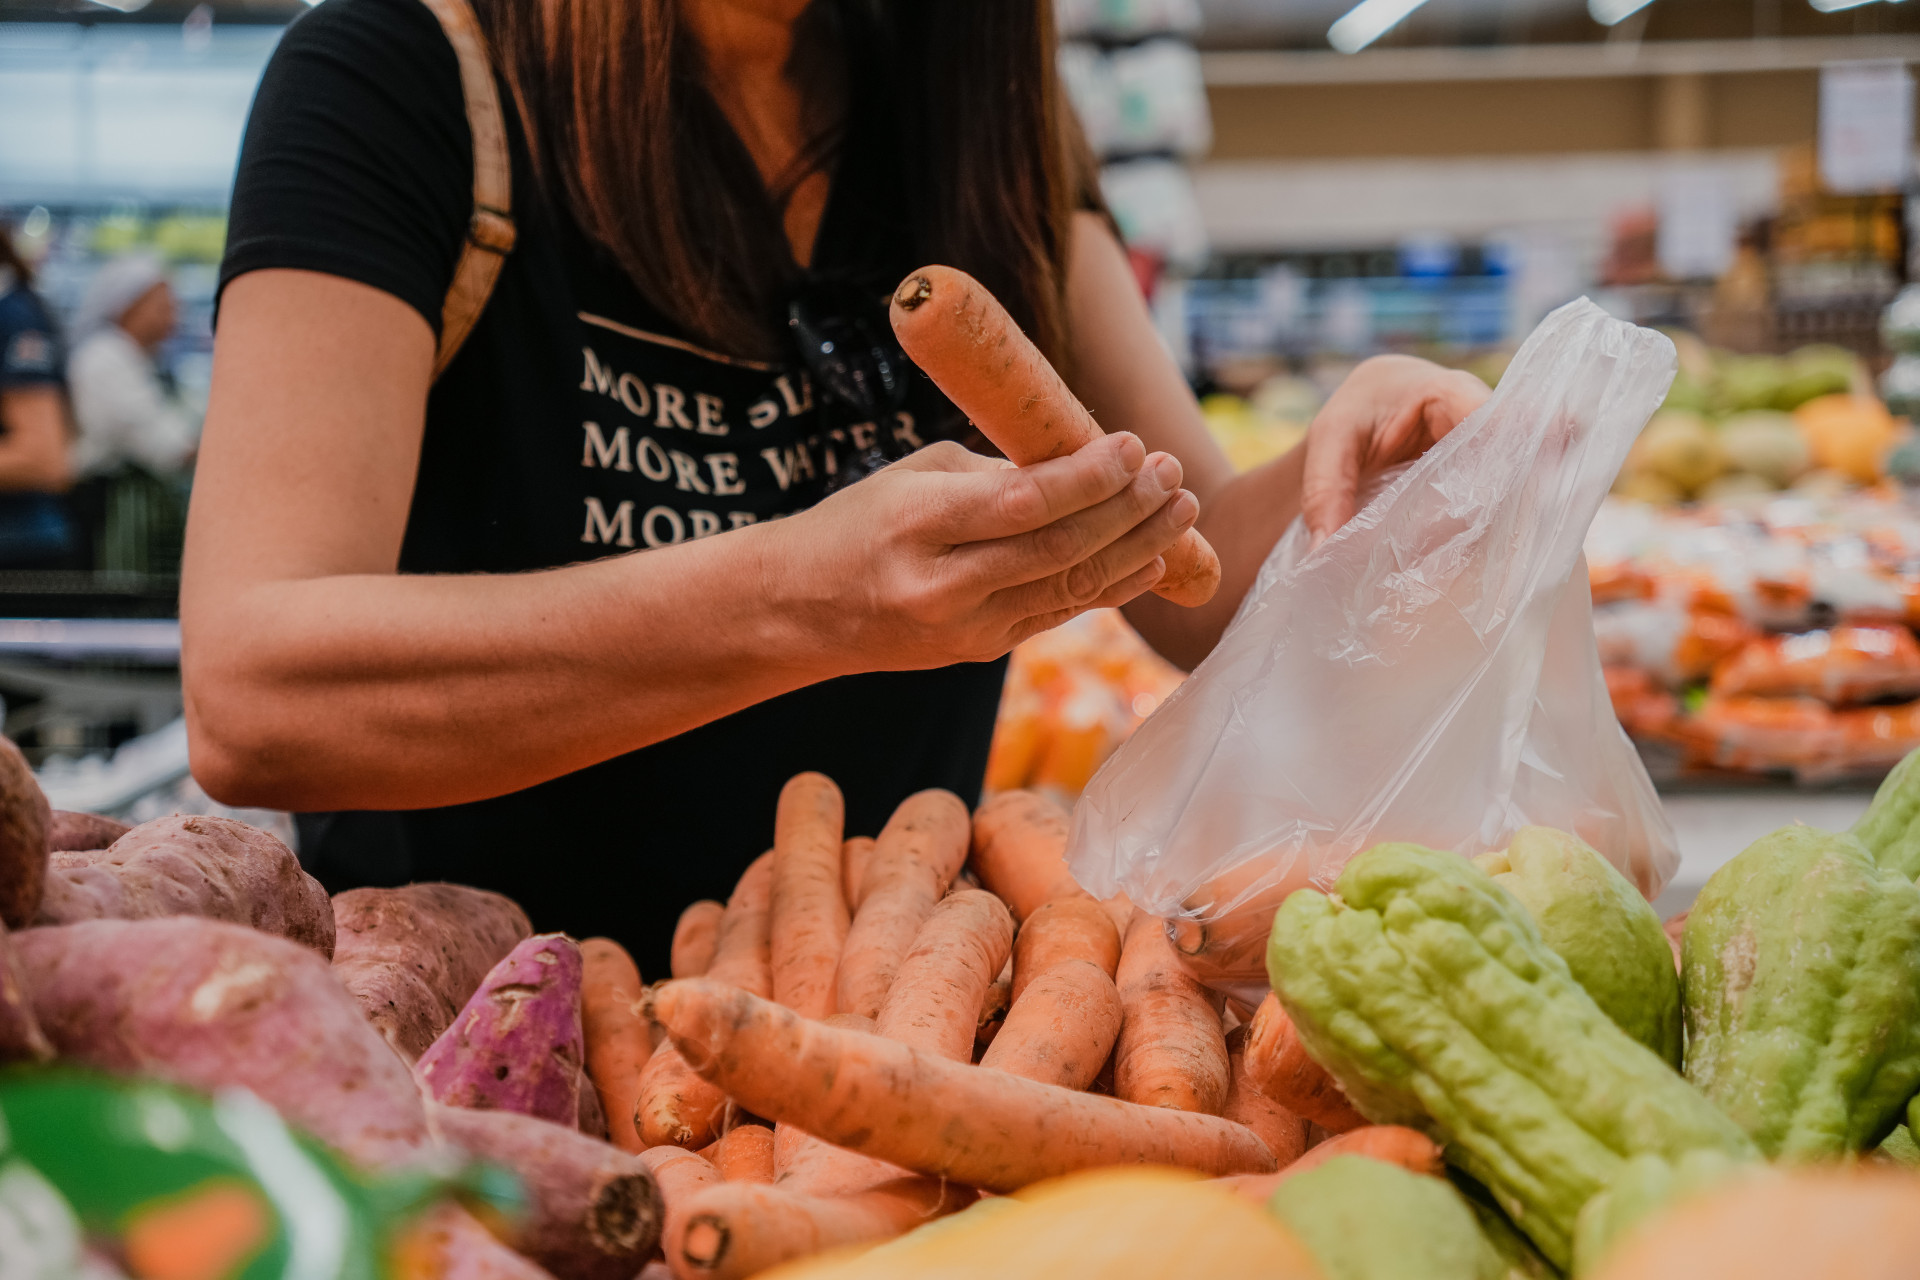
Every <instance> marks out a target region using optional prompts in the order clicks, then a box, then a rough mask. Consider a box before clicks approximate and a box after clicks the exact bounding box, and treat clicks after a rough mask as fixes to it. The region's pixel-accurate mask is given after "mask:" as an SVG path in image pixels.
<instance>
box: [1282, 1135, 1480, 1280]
mask: <svg viewBox="0 0 1920 1280" xmlns="http://www.w3.org/2000/svg"><path fill="white" fill-rule="evenodd" d="M1267 1209H1268V1211H1269V1212H1271V1213H1272V1214H1273V1216H1274V1217H1276V1218H1278V1219H1280V1221H1281V1222H1283V1223H1285V1224H1286V1226H1287V1228H1288V1230H1290V1231H1292V1232H1293V1234H1294V1235H1296V1236H1298V1237H1299V1239H1300V1243H1302V1244H1304V1245H1305V1246H1307V1252H1308V1253H1311V1254H1312V1255H1313V1256H1314V1260H1315V1261H1317V1262H1318V1263H1319V1264H1320V1269H1321V1271H1323V1272H1324V1273H1325V1274H1326V1278H1327V1280H1506V1277H1507V1264H1506V1263H1505V1261H1503V1260H1502V1259H1501V1257H1500V1255H1499V1254H1498V1253H1497V1252H1495V1250H1494V1247H1493V1245H1492V1244H1491V1243H1490V1242H1489V1241H1488V1240H1487V1238H1486V1236H1484V1235H1483V1234H1481V1231H1480V1225H1479V1223H1478V1222H1477V1221H1476V1220H1475V1218H1474V1215H1473V1210H1472V1209H1471V1208H1470V1207H1469V1206H1468V1204H1467V1201H1466V1200H1465V1199H1464V1198H1463V1197H1462V1196H1461V1194H1460V1193H1459V1192H1458V1191H1455V1190H1454V1189H1453V1187H1452V1186H1451V1185H1449V1184H1448V1183H1446V1182H1444V1181H1442V1180H1441V1179H1439V1178H1430V1177H1427V1176H1426V1175H1424V1174H1418V1173H1409V1172H1408V1171H1407V1170H1405V1169H1402V1168H1401V1167H1400V1166H1399V1165H1395V1164H1388V1163H1387V1162H1386V1161H1384V1160H1371V1159H1368V1158H1367V1157H1365V1156H1336V1157H1335V1158H1334V1159H1332V1160H1329V1161H1327V1162H1326V1163H1325V1164H1323V1165H1321V1166H1320V1167H1319V1168H1317V1169H1312V1170H1309V1171H1308V1172H1306V1173H1302V1174H1299V1175H1297V1176H1296V1177H1292V1178H1288V1179H1287V1180H1286V1181H1284V1182H1282V1183H1281V1184H1280V1186H1279V1187H1278V1188H1277V1189H1276V1190H1275V1191H1274V1193H1273V1198H1272V1199H1271V1200H1269V1201H1268V1202H1267Z"/></svg>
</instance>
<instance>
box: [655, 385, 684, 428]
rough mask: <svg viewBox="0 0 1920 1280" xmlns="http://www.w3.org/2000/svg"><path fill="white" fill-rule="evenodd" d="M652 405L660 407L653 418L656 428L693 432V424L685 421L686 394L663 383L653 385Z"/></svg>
mask: <svg viewBox="0 0 1920 1280" xmlns="http://www.w3.org/2000/svg"><path fill="white" fill-rule="evenodd" d="M653 399H654V403H655V404H657V405H659V406H660V412H659V413H658V414H656V415H655V416H654V419H653V425H654V426H656V427H678V428H680V429H681V430H682V431H691V430H693V424H692V423H691V422H688V421H687V394H686V392H684V391H682V390H680V388H678V387H672V386H668V385H667V384H666V383H664V382H656V383H654V384H653Z"/></svg>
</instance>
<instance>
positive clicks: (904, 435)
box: [893, 413, 926, 449]
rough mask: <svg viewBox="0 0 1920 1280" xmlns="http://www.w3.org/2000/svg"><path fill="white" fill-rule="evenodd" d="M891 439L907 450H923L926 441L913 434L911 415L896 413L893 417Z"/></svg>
mask: <svg viewBox="0 0 1920 1280" xmlns="http://www.w3.org/2000/svg"><path fill="white" fill-rule="evenodd" d="M893 438H894V439H895V440H898V441H899V442H900V443H901V444H904V445H906V446H907V447H908V448H909V449H924V448H925V447H926V441H924V440H922V439H921V438H920V437H919V436H917V435H915V434H914V431H913V415H912V414H910V413H896V414H894V415H893Z"/></svg>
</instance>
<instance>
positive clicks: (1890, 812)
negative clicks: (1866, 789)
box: [1851, 751, 1920, 880]
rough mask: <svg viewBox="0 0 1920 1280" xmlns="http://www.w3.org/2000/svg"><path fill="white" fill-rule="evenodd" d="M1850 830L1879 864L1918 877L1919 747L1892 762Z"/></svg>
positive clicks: (1919, 822)
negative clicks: (1871, 800) (1889, 770)
mask: <svg viewBox="0 0 1920 1280" xmlns="http://www.w3.org/2000/svg"><path fill="white" fill-rule="evenodd" d="M1851 834H1852V835H1853V837H1854V838H1855V839H1857V840H1859V841H1860V843H1861V844H1863V845H1865V846H1867V851H1868V852H1869V853H1871V854H1873V857H1874V860H1875V861H1876V862H1878V863H1879V864H1880V865H1881V866H1883V867H1885V868H1887V869H1888V870H1889V871H1897V872H1899V873H1900V874H1901V875H1903V876H1905V877H1906V878H1907V879H1909V880H1913V879H1916V878H1920V751H1911V752H1908V753H1907V757H1906V759H1904V760H1902V761H1901V762H1900V763H1899V764H1897V765H1895V766H1893V771H1892V772H1891V773H1889V774H1888V775H1887V776H1886V779H1885V780H1884V781H1883V782H1881V784H1880V789H1879V790H1878V791H1876V792H1874V793H1873V803H1872V804H1870V805H1868V806H1867V811H1866V812H1865V813H1863V814H1861V815H1860V821H1858V822H1856V823H1854V824H1853V830H1852V832H1851Z"/></svg>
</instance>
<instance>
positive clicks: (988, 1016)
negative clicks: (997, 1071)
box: [973, 933, 1020, 1062]
mask: <svg viewBox="0 0 1920 1280" xmlns="http://www.w3.org/2000/svg"><path fill="white" fill-rule="evenodd" d="M1019 937H1020V935H1019V934H1017V933H1016V934H1015V935H1014V941H1016V942H1018V941H1019ZM1012 1006H1013V957H1012V956H1008V957H1007V962H1006V964H1004V965H1002V966H1001V967H1000V975H999V976H998V977H996V978H995V979H994V980H993V983H992V985H991V986H989V987H988V988H987V994H986V998H985V999H983V1000H981V1002H980V1017H979V1020H978V1021H977V1022H976V1023H975V1024H974V1028H973V1056H974V1060H975V1061H976V1062H977V1061H979V1058H980V1055H981V1054H982V1053H984V1052H986V1049H987V1046H988V1045H990V1044H992V1043H993V1038H994V1036H996V1035H998V1034H999V1032H1000V1024H1001V1023H1003V1022H1005V1021H1006V1019H1007V1010H1008V1009H1009V1008H1011V1007H1012Z"/></svg>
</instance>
